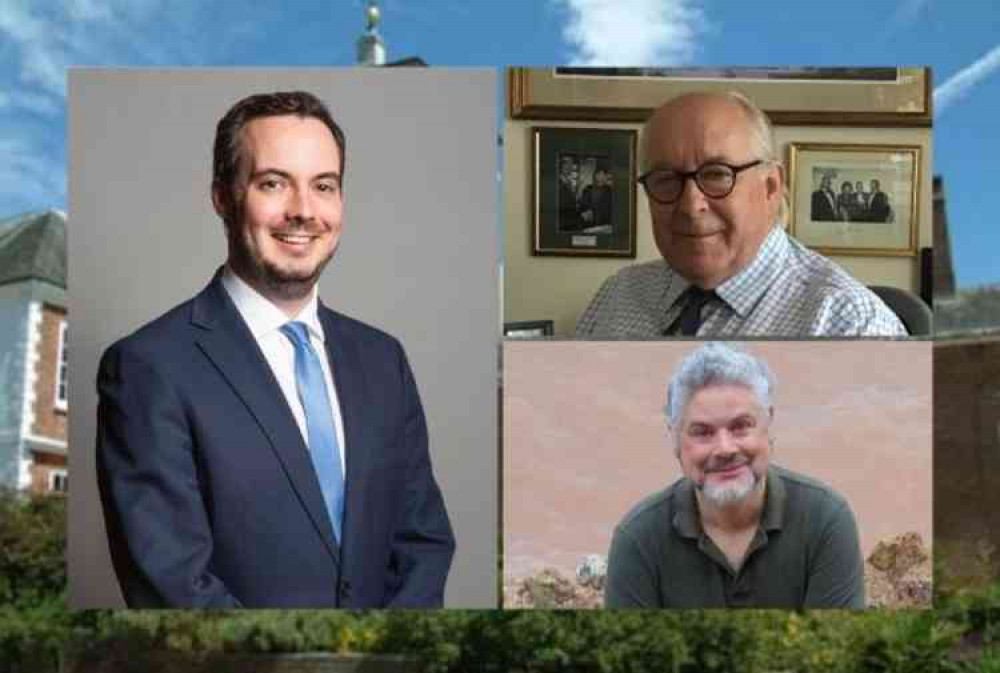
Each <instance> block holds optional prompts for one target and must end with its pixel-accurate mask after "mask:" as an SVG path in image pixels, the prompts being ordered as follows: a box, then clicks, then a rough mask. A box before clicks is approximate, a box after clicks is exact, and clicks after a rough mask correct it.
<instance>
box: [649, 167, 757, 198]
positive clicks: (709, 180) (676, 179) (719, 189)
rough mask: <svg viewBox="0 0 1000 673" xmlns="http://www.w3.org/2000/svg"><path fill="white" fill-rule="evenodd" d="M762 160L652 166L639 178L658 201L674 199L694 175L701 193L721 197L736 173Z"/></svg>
mask: <svg viewBox="0 0 1000 673" xmlns="http://www.w3.org/2000/svg"><path fill="white" fill-rule="evenodd" d="M763 163H765V162H764V160H763V159H757V160H756V161H751V162H750V163H746V164H741V165H739V166H733V165H731V164H725V163H722V162H721V161H712V162H709V163H707V164H702V165H701V166H699V167H698V168H697V169H695V170H693V171H672V170H670V169H667V168H654V169H653V170H651V171H647V172H645V173H643V174H642V175H640V176H639V182H641V183H642V186H643V188H644V189H645V190H646V196H648V197H649V198H651V199H652V200H654V201H656V202H657V203H664V204H671V203H676V202H677V201H678V200H679V199H680V198H681V194H683V193H684V185H685V184H686V183H687V181H688V179H689V178H691V179H694V183H695V184H696V185H698V189H700V190H701V193H702V194H704V195H705V196H707V197H708V198H710V199H723V198H725V197H727V196H729V194H730V193H732V191H733V187H735V186H736V176H737V175H739V174H740V173H741V172H743V171H745V170H747V169H748V168H753V167H754V166H759V165H761V164H763Z"/></svg>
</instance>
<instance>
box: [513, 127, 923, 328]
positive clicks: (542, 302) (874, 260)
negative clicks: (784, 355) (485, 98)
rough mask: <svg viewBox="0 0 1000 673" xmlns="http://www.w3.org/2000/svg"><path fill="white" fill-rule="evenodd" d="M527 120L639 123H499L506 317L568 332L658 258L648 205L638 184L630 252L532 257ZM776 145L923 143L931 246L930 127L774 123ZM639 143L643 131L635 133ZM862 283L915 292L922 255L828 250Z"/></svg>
mask: <svg viewBox="0 0 1000 673" xmlns="http://www.w3.org/2000/svg"><path fill="white" fill-rule="evenodd" d="M533 126H568V127H574V128H610V129H636V130H640V129H641V128H642V125H641V124H627V123H620V124H615V123H587V122H549V121H533V120H523V119H507V120H506V122H505V124H504V194H505V200H504V204H505V211H504V218H505V227H506V230H505V246H506V247H505V250H504V320H505V321H516V320H554V321H555V333H556V336H561V337H567V336H572V334H573V331H574V329H575V327H576V321H577V319H578V318H579V317H580V315H581V314H582V313H583V311H584V309H585V308H586V307H587V304H588V303H589V302H590V300H591V299H592V298H593V296H594V294H595V293H596V292H597V290H598V288H599V287H600V286H601V283H602V282H603V281H604V279H606V278H607V277H608V276H610V275H611V274H613V273H614V272H615V271H617V270H618V269H620V268H621V267H622V266H626V265H628V264H635V263H638V262H646V261H649V260H653V259H659V258H660V257H661V255H660V253H659V251H658V250H657V249H656V244H655V242H654V241H653V234H652V229H651V226H652V220H651V219H650V216H649V205H648V202H647V200H646V194H645V192H644V191H643V189H642V187H641V186H639V185H638V184H637V185H636V188H637V194H636V201H635V203H636V228H637V237H636V242H637V245H636V250H637V252H636V258H635V259H634V260H631V259H628V260H626V259H621V258H581V257H536V256H533V255H532V254H531V249H532V239H533V224H532V209H533V204H532V186H531V181H532V162H533V158H532V156H533V155H532V133H531V129H532V127H533ZM774 135H775V149H776V150H777V152H778V156H779V157H780V158H781V159H782V160H783V161H784V162H785V163H787V160H788V143H790V142H797V143H804V142H809V143H860V144H879V145H918V146H920V147H921V149H922V152H923V154H922V157H921V173H920V194H919V198H920V200H919V207H918V210H919V216H918V217H919V224H918V234H917V247H918V248H919V247H926V246H930V245H931V240H932V228H931V222H932V212H931V199H932V190H931V166H932V165H933V164H932V158H933V157H932V156H931V130H930V129H928V128H855V127H847V126H843V127H838V126H777V127H775V133H774ZM639 146H640V147H641V146H642V137H641V135H640V137H639ZM786 179H787V176H786ZM831 258H832V259H833V260H834V261H836V262H837V263H838V264H840V265H841V266H843V267H844V268H845V269H846V270H847V271H848V272H849V273H850V274H851V275H853V276H854V277H855V278H857V279H858V280H860V281H861V282H862V283H864V284H866V285H889V286H893V287H900V288H904V289H907V290H910V291H911V292H914V293H919V287H920V259H919V257H918V256H914V257H862V256H846V255H831Z"/></svg>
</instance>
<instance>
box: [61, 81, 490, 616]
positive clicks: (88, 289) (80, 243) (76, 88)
mask: <svg viewBox="0 0 1000 673" xmlns="http://www.w3.org/2000/svg"><path fill="white" fill-rule="evenodd" d="M291 89H305V90H307V91H311V92H313V93H314V94H316V95H317V96H319V97H320V98H321V99H323V100H324V101H326V103H327V104H328V105H329V106H330V109H331V111H332V112H333V115H334V118H335V119H337V120H338V123H339V124H340V125H341V126H342V127H343V129H344V132H345V134H346V136H347V143H346V145H347V165H346V168H345V180H344V195H345V196H344V229H343V234H342V236H341V242H340V249H339V250H338V252H337V255H336V257H335V258H334V259H333V261H332V262H331V263H330V266H328V267H327V270H326V272H325V273H324V275H323V277H322V279H321V281H320V296H321V297H322V298H323V299H324V301H325V303H326V304H327V305H329V306H331V307H332V308H335V309H337V310H339V311H343V312H344V313H347V314H348V315H351V316H353V317H355V318H358V319H360V320H363V321H365V322H368V323H369V324H372V325H375V326H377V327H380V328H382V329H384V330H386V331H388V332H389V333H391V334H393V335H395V336H396V337H398V338H399V339H400V340H401V341H402V342H403V345H404V347H405V348H406V351H407V354H408V356H409V359H410V363H411V365H412V368H413V372H414V377H415V378H416V381H417V386H418V388H419V390H420V394H421V397H422V399H423V403H424V408H425V411H426V414H427V423H428V431H429V433H430V440H431V441H430V448H431V454H432V458H433V462H434V468H435V474H436V475H437V478H438V481H439V483H440V485H441V488H442V490H443V491H444V496H445V500H446V503H447V507H448V512H449V514H450V515H451V519H452V524H453V526H454V528H455V535H456V539H457V543H458V549H457V552H456V555H455V561H454V564H453V566H452V570H451V575H450V576H449V579H448V586H447V591H446V605H447V606H449V607H495V606H496V604H497V597H496V587H497V582H496V567H497V561H496V541H497V461H498V459H497V439H496V437H497V434H496V433H497V429H496V417H497V397H496V376H497V353H498V349H497V342H498V339H499V305H498V287H499V285H498V280H497V259H498V258H499V253H498V246H499V240H498V235H497V231H498V226H497V222H498V215H497V201H498V198H497V174H496V170H497V168H496V167H497V145H496V138H497V130H496V115H497V104H496V91H497V86H496V75H495V72H494V71H493V70H472V69H464V70H429V69H424V68H405V69H309V70H243V69H240V70H235V69H233V70H222V69H217V70H174V71H142V70H138V71H137V70H130V71H109V70H73V71H71V73H70V76H69V106H70V107H69V146H70V171H69V174H70V184H69V203H70V215H69V225H68V227H67V229H68V231H69V288H70V292H69V294H70V298H69V316H70V320H71V330H72V337H73V338H72V340H71V341H70V351H69V357H70V371H69V382H70V390H69V395H70V404H69V408H70V430H69V446H70V474H71V475H72V476H71V483H72V487H71V491H70V514H69V552H68V559H69V580H70V602H71V605H73V606H74V607H115V606H122V605H124V604H123V602H122V599H121V595H120V593H119V590H118V586H117V583H116V581H115V579H114V574H113V572H112V568H111V561H110V556H109V554H108V550H107V541H106V537H105V533H104V522H103V519H102V515H101V511H100V503H99V499H98V493H97V484H96V476H95V468H94V437H95V412H96V406H97V394H96V390H95V376H96V372H97V363H98V360H99V358H100V355H101V353H102V352H103V350H104V349H105V348H106V347H107V346H108V345H110V344H111V343H112V342H113V341H115V340H117V339H118V338H120V337H122V336H124V335H126V334H128V333H129V332H131V331H132V330H134V329H135V328H137V327H139V326H140V325H142V324H143V323H145V322H148V321H149V320H151V319H152V318H154V317H156V316H158V315H160V314H161V313H163V312H164V311H166V310H168V309H169V308H171V307H173V306H174V305H176V304H178V303H180V302H182V301H185V300H186V299H188V298H190V297H191V296H193V295H194V294H196V293H197V292H198V291H199V290H201V289H202V288H203V287H204V286H205V285H206V284H207V282H208V281H209V279H210V278H211V276H212V274H213V273H214V272H215V270H216V268H217V267H218V266H219V265H220V264H221V263H222V262H223V260H224V259H225V256H226V246H225V240H224V236H223V230H222V224H221V222H220V221H219V219H218V217H217V216H216V215H215V213H214V211H213V210H212V204H211V199H210V181H211V162H212V141H213V138H214V133H215V124H216V122H217V121H218V120H219V118H220V117H222V115H223V114H224V113H225V112H226V110H227V109H228V108H229V106H230V105H232V104H233V103H234V102H236V101H237V100H238V99H239V98H242V97H243V96H246V95H249V94H251V93H260V92H268V91H277V90H291Z"/></svg>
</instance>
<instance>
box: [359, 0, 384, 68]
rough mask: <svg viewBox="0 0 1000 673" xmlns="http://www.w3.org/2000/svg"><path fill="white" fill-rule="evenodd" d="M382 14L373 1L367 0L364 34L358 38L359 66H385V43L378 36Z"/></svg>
mask: <svg viewBox="0 0 1000 673" xmlns="http://www.w3.org/2000/svg"><path fill="white" fill-rule="evenodd" d="M381 18H382V12H381V10H379V8H378V3H377V2H376V1H375V0H368V7H367V8H366V9H365V33H364V35H362V36H361V37H359V38H358V64H359V65H385V42H384V41H383V40H382V36H381V35H379V34H378V22H379V20H380V19H381Z"/></svg>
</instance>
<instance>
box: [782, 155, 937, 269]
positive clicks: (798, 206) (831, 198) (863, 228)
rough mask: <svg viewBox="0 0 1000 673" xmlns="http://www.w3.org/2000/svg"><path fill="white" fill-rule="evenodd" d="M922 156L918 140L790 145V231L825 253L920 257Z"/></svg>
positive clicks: (811, 246) (806, 243)
mask: <svg viewBox="0 0 1000 673" xmlns="http://www.w3.org/2000/svg"><path fill="white" fill-rule="evenodd" d="M920 161H921V151H920V147H918V146H909V145H847V144H832V143H791V144H790V145H789V158H788V172H789V178H788V180H789V192H790V197H791V199H790V200H791V212H790V213H789V221H788V224H789V230H790V232H791V233H792V234H793V235H794V236H795V237H796V238H798V239H799V240H800V241H801V242H802V243H803V244H805V245H807V246H809V247H810V248H813V249H815V250H817V251H819V252H822V253H836V254H846V255H882V256H913V255H916V254H917V215H918V204H919V191H920V178H919V176H920Z"/></svg>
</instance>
